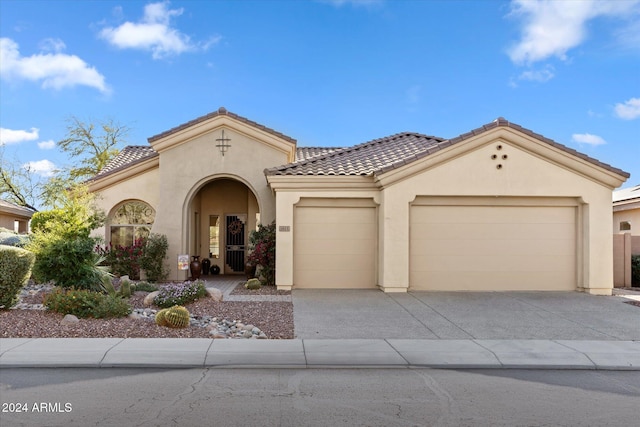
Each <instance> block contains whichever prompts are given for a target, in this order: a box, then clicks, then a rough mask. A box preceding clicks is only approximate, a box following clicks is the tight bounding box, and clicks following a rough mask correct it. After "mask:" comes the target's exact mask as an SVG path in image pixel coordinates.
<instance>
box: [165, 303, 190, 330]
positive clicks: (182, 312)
mask: <svg viewBox="0 0 640 427" xmlns="http://www.w3.org/2000/svg"><path fill="white" fill-rule="evenodd" d="M164 319H165V321H166V322H167V326H169V327H170V328H186V327H187V326H189V310H187V309H186V308H184V307H183V306H181V305H174V306H173V307H171V308H169V309H167V312H166V314H165V315H164Z"/></svg>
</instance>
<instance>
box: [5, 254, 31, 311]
mask: <svg viewBox="0 0 640 427" xmlns="http://www.w3.org/2000/svg"><path fill="white" fill-rule="evenodd" d="M34 260H35V256H34V254H33V253H31V252H29V251H27V250H25V249H21V248H15V247H13V246H4V245H0V309H1V308H4V309H8V308H10V307H11V306H13V305H14V304H15V303H16V302H17V300H18V295H19V294H20V290H21V289H22V287H23V286H24V284H25V282H26V281H27V280H28V279H29V277H31V269H32V268H33V263H34Z"/></svg>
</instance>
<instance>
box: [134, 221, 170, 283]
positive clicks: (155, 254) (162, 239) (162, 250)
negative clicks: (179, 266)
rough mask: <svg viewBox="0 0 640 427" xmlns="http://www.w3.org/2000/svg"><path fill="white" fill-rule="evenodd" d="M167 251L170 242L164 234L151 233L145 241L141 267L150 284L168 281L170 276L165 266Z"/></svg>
mask: <svg viewBox="0 0 640 427" xmlns="http://www.w3.org/2000/svg"><path fill="white" fill-rule="evenodd" d="M167 250H169V241H168V240H167V236H165V235H164V234H156V233H151V234H150V235H149V236H148V237H147V238H146V239H145V242H144V247H143V249H142V257H141V258H140V267H142V269H143V270H144V272H145V274H146V275H147V280H149V281H150V282H157V281H159V280H163V279H166V278H167V276H168V275H169V272H168V271H167V270H166V268H165V266H164V260H165V259H167Z"/></svg>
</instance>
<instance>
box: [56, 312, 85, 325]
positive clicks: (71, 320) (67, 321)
mask: <svg viewBox="0 0 640 427" xmlns="http://www.w3.org/2000/svg"><path fill="white" fill-rule="evenodd" d="M79 321H80V319H78V318H77V317H76V316H74V315H73V314H67V315H65V316H64V317H63V318H62V320H61V321H60V324H61V325H63V326H66V325H74V324H76V323H78V322H79Z"/></svg>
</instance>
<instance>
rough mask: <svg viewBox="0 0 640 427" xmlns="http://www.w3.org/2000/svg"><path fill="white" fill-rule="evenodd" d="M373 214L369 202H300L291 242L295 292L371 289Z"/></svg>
mask: <svg viewBox="0 0 640 427" xmlns="http://www.w3.org/2000/svg"><path fill="white" fill-rule="evenodd" d="M376 212H377V210H376V208H375V205H374V204H373V202H372V201H370V200H367V199H365V200H358V199H355V200H344V201H342V202H340V203H339V202H338V201H336V200H324V199H303V200H302V201H301V202H299V203H298V205H297V206H296V207H295V214H294V218H295V219H294V241H293V244H294V253H295V255H294V268H293V283H294V286H295V287H296V289H301V288H315V289H318V288H341V289H350V288H375V287H376V258H377V253H378V239H377V234H378V232H377V217H376Z"/></svg>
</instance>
